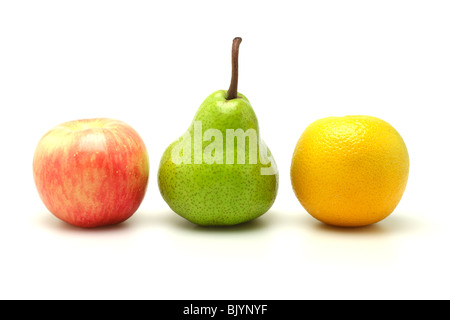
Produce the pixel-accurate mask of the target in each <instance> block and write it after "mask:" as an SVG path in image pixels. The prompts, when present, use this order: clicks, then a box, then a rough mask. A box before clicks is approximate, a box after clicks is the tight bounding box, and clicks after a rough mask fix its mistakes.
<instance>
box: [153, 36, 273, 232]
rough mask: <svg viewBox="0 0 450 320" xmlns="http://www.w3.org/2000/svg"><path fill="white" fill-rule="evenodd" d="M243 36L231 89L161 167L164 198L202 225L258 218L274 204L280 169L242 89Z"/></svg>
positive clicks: (235, 50) (210, 100) (206, 106)
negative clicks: (239, 74)
mask: <svg viewBox="0 0 450 320" xmlns="http://www.w3.org/2000/svg"><path fill="white" fill-rule="evenodd" d="M241 41H242V39H241V38H235V39H234V40H233V46H232V78H231V84H230V87H229V90H228V91H226V90H219V91H216V92H214V93H212V94H211V95H210V96H208V97H207V98H206V99H205V101H204V102H203V103H202V104H201V105H200V107H199V109H198V110H197V113H196V114H195V116H194V120H193V121H192V124H191V125H190V127H189V128H188V130H187V131H186V132H185V134H184V135H183V136H181V137H180V138H179V139H178V140H176V141H175V142H173V143H172V144H171V145H170V146H169V147H168V148H167V149H166V150H165V152H164V154H163V156H162V158H161V162H160V165H159V170H158V186H159V190H160V192H161V195H162V197H163V199H164V200H165V201H166V202H167V204H168V205H169V207H170V208H171V209H172V210H173V211H174V212H175V213H177V214H178V215H180V216H181V217H184V218H185V219H187V220H189V221H190V222H192V223H195V224H197V225H202V226H227V225H228V226H229V225H236V224H240V223H244V222H247V221H250V220H253V219H255V218H257V217H259V216H261V215H263V214H264V213H266V212H267V211H268V210H269V209H270V207H271V206H272V205H273V203H274V201H275V198H276V195H277V191H278V183H279V182H278V179H279V178H278V170H277V166H276V163H275V160H274V159H273V156H272V154H271V152H270V150H269V149H268V148H267V146H266V145H265V143H264V142H263V140H262V139H261V137H260V131H259V125H258V119H257V117H256V114H255V112H254V111H253V108H252V107H251V105H250V102H249V100H248V99H247V98H246V97H245V96H244V95H243V94H241V93H238V92H237V84H238V55H239V46H240V43H241Z"/></svg>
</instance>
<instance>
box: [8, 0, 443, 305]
mask: <svg viewBox="0 0 450 320" xmlns="http://www.w3.org/2000/svg"><path fill="white" fill-rule="evenodd" d="M449 17H450V3H449V2H448V1H411V0H409V1H393V0H389V1H282V0H279V1H276V2H274V1H261V0H259V1H211V0H208V1H194V0H191V1H158V2H157V1H93V0H89V1H2V2H1V3H0V106H1V114H2V124H1V126H0V130H1V135H0V137H1V138H0V139H1V149H0V150H1V155H0V168H1V178H0V188H1V190H0V191H1V192H0V193H1V204H2V207H1V219H0V298H3V299H16V298H25V299H27V298H28V299H30V298H31V299H34V298H38V299H54V298H57V299H447V298H450V293H449V290H448V286H449V285H450V271H449V270H450V258H449V244H450V229H449V227H450V212H449V211H450V210H449V205H448V199H449V196H450V192H449V191H450V190H449V183H448V182H449V179H450V173H449V164H450V163H449V149H448V148H449V144H448V141H449V133H448V123H449V122H448V119H449V116H448V110H449V108H450V41H449V39H450V19H449ZM235 36H241V37H242V38H243V42H242V44H241V50H240V82H239V91H240V92H242V93H243V94H245V95H246V96H247V97H248V98H249V99H250V101H251V103H252V106H253V108H254V110H255V112H256V114H257V115H258V118H259V123H260V128H261V133H262V136H263V138H264V140H265V141H266V142H267V144H268V146H269V147H270V148H271V150H272V153H273V154H274V156H275V159H276V161H277V163H278V167H279V170H280V188H279V193H278V197H277V200H276V202H275V204H274V206H273V207H272V209H271V210H270V211H269V212H268V213H266V214H265V215H264V216H262V217H261V218H259V219H257V220H255V221H254V222H252V223H249V224H245V225H241V226H236V227H233V228H213V229H211V228H201V227H197V226H195V225H193V224H191V223H189V222H187V221H186V220H184V219H183V218H181V217H179V216H177V215H176V214H175V213H173V212H172V211H171V210H170V209H169V207H168V206H167V204H166V203H165V202H164V201H163V200H162V198H161V196H160V194H159V191H158V188H157V183H156V173H157V169H158V164H159V159H160V157H161V155H162V153H163V151H164V149H165V148H166V147H167V146H168V145H169V143H170V142H172V141H173V140H175V139H176V138H178V137H179V136H181V134H182V133H183V132H184V131H185V130H186V129H187V127H188V126H189V124H190V122H191V120H192V118H193V116H194V114H195V112H196V110H197V108H198V106H199V105H200V104H201V102H202V101H203V100H204V99H205V98H206V97H207V96H208V95H209V94H210V93H212V92H213V91H215V90H218V89H227V88H228V85H229V79H230V72H231V66H230V63H231V56H230V54H231V42H232V39H233V38H234V37H235ZM347 114H367V115H372V116H377V117H380V118H382V119H384V120H386V121H388V122H390V123H391V124H392V125H393V126H394V127H395V128H396V129H397V130H398V131H399V132H400V134H401V135H402V136H403V138H404V140H405V142H406V144H407V147H408V150H409V153H410V160H411V167H410V179H409V182H408V186H407V189H406V192H405V194H404V196H403V199H402V201H401V202H400V204H399V206H398V207H397V209H396V210H395V212H394V213H393V214H392V215H391V216H390V217H388V218H387V219H385V220H384V221H382V222H380V223H378V224H376V225H373V226H370V227H366V228H358V229H340V228H333V227H328V226H325V225H323V224H321V223H320V222H318V221H316V220H315V219H313V218H312V217H311V216H309V215H308V214H307V213H306V211H305V210H304V209H303V208H302V207H301V205H300V204H299V202H298V201H297V199H296V198H295V195H294V193H293V192H292V189H291V184H290V177H289V167H290V161H291V156H292V152H293V150H294V146H295V144H296V142H297V140H298V138H299V136H300V134H301V133H302V132H303V130H304V129H305V128H306V126H307V125H308V124H309V123H311V122H313V121H314V120H317V119H319V118H322V117H327V116H343V115H347ZM93 117H110V118H117V119H121V120H123V121H125V122H127V123H128V124H130V125H131V126H133V127H134V128H135V129H136V130H137V131H138V132H139V133H140V135H141V136H142V138H143V139H144V141H145V143H146V146H147V148H148V151H149V156H150V161H151V165H150V174H151V178H150V181H149V187H148V192H147V195H146V198H145V199H144V202H143V203H142V205H141V207H140V209H139V210H138V212H136V214H135V215H134V216H133V217H132V218H131V219H129V220H128V221H127V222H125V223H123V224H121V225H119V226H115V227H109V228H102V229H96V230H84V229H79V228H75V227H72V226H69V225H67V224H65V223H63V222H60V221H59V220H58V219H56V218H55V217H53V216H52V215H51V214H50V213H49V212H48V211H47V209H46V208H45V206H44V205H43V204H42V202H41V200H40V199H39V196H38V194H37V191H36V189H35V186H34V182H33V178H32V158H33V153H34V149H35V147H36V145H37V142H38V141H39V139H40V138H41V136H42V135H43V134H44V133H45V132H46V131H48V130H49V129H51V128H52V127H54V126H55V125H57V124H59V123H62V122H65V121H69V120H75V119H81V118H93Z"/></svg>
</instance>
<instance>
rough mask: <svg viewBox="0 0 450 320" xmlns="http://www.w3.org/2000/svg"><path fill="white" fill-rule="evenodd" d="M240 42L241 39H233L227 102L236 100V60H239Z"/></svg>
mask: <svg viewBox="0 0 450 320" xmlns="http://www.w3.org/2000/svg"><path fill="white" fill-rule="evenodd" d="M241 42H242V38H239V37H236V38H234V39H233V48H232V50H231V83H230V88H229V89H228V97H227V100H232V99H236V98H237V97H238V96H237V93H238V92H237V87H238V58H239V45H240V44H241Z"/></svg>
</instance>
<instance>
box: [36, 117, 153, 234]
mask: <svg viewBox="0 0 450 320" xmlns="http://www.w3.org/2000/svg"><path fill="white" fill-rule="evenodd" d="M33 176H34V181H35V184H36V188H37V190H38V192H39V195H40V197H41V199H42V201H43V202H44V204H45V206H46V207H47V209H48V210H49V211H50V212H51V213H53V214H54V215H55V216H56V217H58V218H59V219H61V220H63V221H65V222H67V223H69V224H71V225H74V226H78V227H83V228H93V227H100V226H106V225H112V224H118V223H121V222H123V221H125V220H127V219H128V218H129V217H131V216H132V215H133V214H134V213H135V212H136V210H137V209H138V208H139V206H140V204H141V202H142V200H143V199H144V196H145V192H146V189H147V183H148V177H149V160H148V153H147V149H146V147H145V144H144V142H143V141H142V139H141V137H140V136H139V135H138V133H137V132H136V131H135V130H134V129H133V128H132V127H130V126H129V125H127V124H125V123H124V122H121V121H119V120H114V119H107V118H98V119H84V120H76V121H70V122H66V123H63V124H60V125H59V126H56V127H55V128H53V129H52V130H50V131H49V132H47V133H46V134H45V135H44V136H43V137H42V139H41V140H40V141H39V143H38V145H37V147H36V151H35V154H34V158H33Z"/></svg>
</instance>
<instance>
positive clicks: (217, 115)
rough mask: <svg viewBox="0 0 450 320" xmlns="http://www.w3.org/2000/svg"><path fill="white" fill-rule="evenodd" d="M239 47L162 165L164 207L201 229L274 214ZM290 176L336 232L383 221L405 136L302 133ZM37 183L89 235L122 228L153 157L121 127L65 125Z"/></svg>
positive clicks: (343, 124)
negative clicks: (242, 86)
mask: <svg viewBox="0 0 450 320" xmlns="http://www.w3.org/2000/svg"><path fill="white" fill-rule="evenodd" d="M241 41H242V39H241V38H235V39H234V40H233V46H232V77H231V78H232V79H231V83H230V87H229V89H228V91H226V90H219V91H216V92H214V93H212V94H211V95H210V96H208V97H207V98H206V99H205V101H204V102H203V103H202V104H201V105H200V107H199V109H198V111H197V113H196V115H195V117H194V120H193V122H192V124H191V126H190V127H189V128H188V130H187V131H186V133H185V134H184V135H183V136H181V137H180V138H179V139H178V140H177V141H175V142H174V143H172V144H171V145H170V146H169V147H168V148H167V149H166V151H165V152H164V154H163V155H162V158H161V162H160V165H159V170H158V185H159V190H160V192H161V195H162V197H163V199H164V200H165V201H166V203H167V204H168V205H169V207H170V208H171V209H172V210H173V211H174V212H175V213H177V214H179V215H180V216H182V217H184V218H186V219H187V220H189V221H191V222H192V223H195V224H198V225H202V226H223V225H230V226H231V225H236V224H240V223H244V222H247V221H250V220H253V219H256V218H258V217H259V216H261V215H263V214H264V213H266V212H267V211H268V210H269V209H270V208H271V207H272V205H273V203H274V201H275V198H276V196H277V192H278V184H279V175H278V170H277V166H276V163H275V159H274V156H273V155H272V154H271V152H270V150H269V148H268V147H267V146H266V145H265V144H264V142H263V141H262V139H261V138H260V137H261V136H260V132H259V126H258V120H257V117H256V114H255V112H254V111H253V108H252V107H251V105H250V102H249V100H248V99H247V98H246V97H245V96H244V95H242V94H241V93H239V92H238V90H237V83H238V54H239V46H240V43H241ZM247 141H248V143H247ZM290 173H291V182H292V188H293V190H294V192H295V195H296V196H297V198H298V200H299V202H300V203H301V205H302V206H303V207H304V208H305V210H306V211H307V212H308V213H310V214H311V215H312V216H313V217H315V218H316V219H318V220H320V221H322V222H324V223H327V224H330V225H335V226H345V227H357V226H365V225H369V224H373V223H376V222H378V221H381V220H383V219H384V218H386V217H387V216H388V215H390V214H391V213H392V212H393V211H394V209H395V207H396V206H397V205H398V203H399V202H400V200H401V198H402V195H403V193H404V190H405V188H406V183H407V180H408V173H409V156H408V151H407V148H406V145H405V143H404V141H403V139H402V137H401V136H400V134H399V133H398V132H397V131H396V130H395V129H394V128H393V127H392V126H391V125H390V124H388V123H387V122H385V121H383V120H381V119H378V118H375V117H371V116H347V117H329V118H324V119H320V120H317V121H315V122H314V123H312V124H311V125H309V126H308V127H307V128H306V129H305V131H304V132H303V134H302V135H301V137H300V139H299V140H298V142H297V145H296V147H295V150H294V152H293V156H292V162H291V172H290ZM33 175H34V180H35V183H36V187H37V190H38V193H39V195H40V197H41V199H42V201H43V202H44V204H45V206H46V207H47V208H48V210H49V211H50V212H51V213H53V214H54V215H55V216H56V217H58V218H60V219H61V220H63V221H65V222H67V223H70V224H72V225H75V226H79V227H85V228H93V227H99V226H105V225H111V224H117V223H121V222H123V221H125V220H127V219H128V218H129V217H131V216H132V215H133V214H134V213H135V212H136V211H137V209H138V208H139V206H140V204H141V203H142V200H143V199H144V196H145V193H146V189H147V184H148V177H149V161H148V154H147V149H146V146H145V144H144V141H143V140H142V138H141V137H140V135H139V134H138V133H137V132H136V131H135V130H134V129H133V128H132V127H131V126H129V125H128V124H125V123H124V122H122V121H119V120H114V119H108V118H98V119H85V120H76V121H71V122H66V123H63V124H60V125H58V126H56V127H55V128H53V129H52V130H50V131H49V132H47V133H46V134H45V135H44V136H43V137H42V139H41V140H40V141H39V143H38V146H37V148H36V150H35V154H34V159H33Z"/></svg>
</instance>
